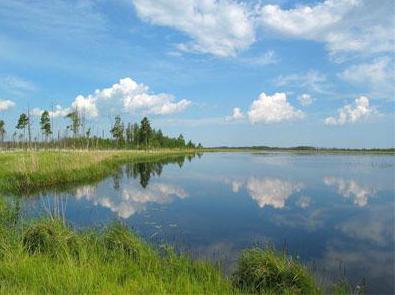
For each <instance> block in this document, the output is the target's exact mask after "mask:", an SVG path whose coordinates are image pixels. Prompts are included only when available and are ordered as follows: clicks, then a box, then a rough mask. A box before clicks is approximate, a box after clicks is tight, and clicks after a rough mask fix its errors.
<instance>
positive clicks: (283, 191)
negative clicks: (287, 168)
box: [226, 177, 309, 209]
mask: <svg viewBox="0 0 395 295" xmlns="http://www.w3.org/2000/svg"><path fill="white" fill-rule="evenodd" d="M226 182H228V181H226ZM231 185H232V192H234V193H237V192H239V191H240V189H241V188H242V187H243V185H244V183H243V182H242V181H238V180H234V181H232V182H231ZM245 187H246V189H247V192H248V194H249V195H250V197H251V198H252V199H253V200H255V201H256V202H257V203H258V206H259V207H261V208H263V207H265V206H272V207H274V208H277V209H280V208H283V207H284V206H285V201H286V200H287V199H288V198H289V197H290V196H291V195H292V194H293V193H294V192H299V191H300V190H301V189H302V188H303V184H302V183H293V182H290V181H287V180H282V179H279V178H268V177H266V178H261V179H259V178H256V177H251V178H249V179H248V180H247V181H246V183H245ZM304 203H305V204H307V205H306V206H308V203H309V200H307V199H306V200H304Z"/></svg>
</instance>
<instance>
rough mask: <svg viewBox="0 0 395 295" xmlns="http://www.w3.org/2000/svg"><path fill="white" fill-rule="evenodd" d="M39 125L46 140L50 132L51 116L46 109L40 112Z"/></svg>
mask: <svg viewBox="0 0 395 295" xmlns="http://www.w3.org/2000/svg"><path fill="white" fill-rule="evenodd" d="M40 126H41V131H42V133H43V135H44V136H45V141H48V138H49V136H50V135H51V134H52V126H51V118H50V117H49V113H48V111H44V112H43V113H42V114H41V120H40Z"/></svg>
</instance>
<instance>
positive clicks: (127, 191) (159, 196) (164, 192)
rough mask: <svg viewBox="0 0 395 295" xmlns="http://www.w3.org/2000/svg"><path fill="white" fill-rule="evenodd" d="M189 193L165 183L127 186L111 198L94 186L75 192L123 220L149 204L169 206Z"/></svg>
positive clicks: (76, 195) (78, 196) (77, 196)
mask: <svg viewBox="0 0 395 295" xmlns="http://www.w3.org/2000/svg"><path fill="white" fill-rule="evenodd" d="M187 196H188V194H187V192H186V191H185V190H183V189H182V188H180V187H177V186H175V185H170V184H164V183H153V184H150V185H149V186H147V187H146V188H142V187H139V186H137V185H127V186H125V187H123V188H122V189H121V190H120V191H118V192H116V193H113V194H111V195H110V196H107V195H103V194H100V192H98V191H97V190H96V187H94V186H84V187H82V188H79V189H77V190H76V192H75V197H76V198H77V199H78V200H80V199H86V200H88V201H90V202H92V203H93V204H94V205H95V206H101V207H104V208H109V209H111V211H112V212H114V213H116V214H117V215H118V216H119V217H121V218H125V219H126V218H129V217H130V216H132V215H133V214H135V213H136V212H141V211H144V210H145V208H146V205H147V204H149V203H157V204H167V203H170V202H171V201H172V200H173V199H174V198H175V197H177V198H180V199H184V198H186V197H187Z"/></svg>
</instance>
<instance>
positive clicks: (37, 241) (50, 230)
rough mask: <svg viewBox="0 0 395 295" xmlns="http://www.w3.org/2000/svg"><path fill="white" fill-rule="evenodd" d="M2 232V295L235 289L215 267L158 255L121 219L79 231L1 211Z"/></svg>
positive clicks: (169, 253)
mask: <svg viewBox="0 0 395 295" xmlns="http://www.w3.org/2000/svg"><path fill="white" fill-rule="evenodd" d="M3 213H4V212H3ZM0 233H1V236H0V265H1V267H0V294H1V293H4V294H10V293H18V294H20V293H28V294H47V293H57V294H59V293H61V294H87V293H89V294H91V293H100V294H132V293H133V294H135V293H141V294H169V293H172V294H204V293H210V294H234V293H238V292H237V290H236V289H234V288H233V287H232V285H231V283H230V281H228V280H227V279H226V278H224V277H223V276H222V274H221V273H220V271H219V269H218V268H217V267H215V266H214V265H212V264H210V263H208V262H204V261H192V260H190V259H189V258H188V257H186V256H182V255H177V254H175V253H174V251H172V250H171V249H169V248H167V249H166V251H165V252H163V253H160V252H159V251H157V250H155V249H154V248H152V247H151V246H149V245H148V244H146V243H145V242H144V241H142V240H141V239H140V238H139V237H137V236H136V235H135V234H133V233H132V232H130V231H129V230H128V229H127V228H126V227H125V226H124V225H122V224H120V223H114V224H111V225H109V226H108V227H106V228H104V229H103V230H102V231H84V232H79V231H76V230H73V229H72V228H71V227H70V226H68V225H67V224H64V223H63V221H61V220H57V219H40V220H36V221H34V222H32V223H29V224H24V225H21V224H20V225H18V226H16V225H13V223H12V221H11V219H9V218H8V217H6V216H5V214H3V215H2V217H1V231H0Z"/></svg>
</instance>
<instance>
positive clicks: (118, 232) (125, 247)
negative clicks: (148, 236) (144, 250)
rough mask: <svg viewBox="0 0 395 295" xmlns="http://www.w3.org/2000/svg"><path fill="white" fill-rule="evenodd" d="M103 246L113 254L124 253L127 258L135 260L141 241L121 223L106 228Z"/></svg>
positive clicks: (138, 253)
mask: <svg viewBox="0 0 395 295" xmlns="http://www.w3.org/2000/svg"><path fill="white" fill-rule="evenodd" d="M103 240H104V246H105V248H106V249H107V250H109V251H111V252H114V253H119V252H121V253H124V254H126V255H127V256H129V257H132V258H137V257H139V255H140V249H141V241H139V239H138V238H137V237H136V236H135V235H134V234H132V233H131V232H130V231H129V230H128V228H127V227H126V226H124V225H122V224H121V223H118V222H116V223H113V224H112V225H111V226H108V227H107V228H106V230H105V231H104V235H103Z"/></svg>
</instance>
